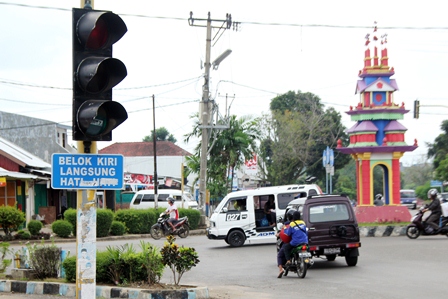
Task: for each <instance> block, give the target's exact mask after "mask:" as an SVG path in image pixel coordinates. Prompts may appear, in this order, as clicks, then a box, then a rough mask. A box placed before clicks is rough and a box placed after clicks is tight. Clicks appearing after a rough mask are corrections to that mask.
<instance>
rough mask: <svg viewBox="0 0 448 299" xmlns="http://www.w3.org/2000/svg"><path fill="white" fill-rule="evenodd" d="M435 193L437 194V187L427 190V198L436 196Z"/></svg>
mask: <svg viewBox="0 0 448 299" xmlns="http://www.w3.org/2000/svg"><path fill="white" fill-rule="evenodd" d="M437 194H438V192H437V189H429V190H428V198H436V196H437Z"/></svg>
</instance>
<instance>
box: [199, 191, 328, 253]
mask: <svg viewBox="0 0 448 299" xmlns="http://www.w3.org/2000/svg"><path fill="white" fill-rule="evenodd" d="M320 194H323V193H322V190H321V189H320V188H319V186H317V185H315V184H311V185H286V186H278V187H265V188H258V189H254V190H243V191H237V192H232V193H229V194H227V196H226V197H224V199H223V200H221V202H220V204H219V205H218V207H217V208H216V209H215V211H214V212H213V214H212V215H211V217H210V225H209V227H208V228H207V237H208V238H209V239H211V240H224V241H226V243H227V244H229V245H230V246H234V247H236V246H242V245H243V244H244V242H245V241H246V239H247V240H248V241H249V242H250V243H253V242H255V243H257V242H275V241H276V238H275V230H276V228H277V227H275V226H269V224H266V220H265V219H266V214H265V213H264V205H265V203H266V202H267V201H268V200H269V199H273V200H274V202H275V212H276V218H277V220H278V219H279V218H280V217H283V215H284V213H285V209H286V207H287V206H288V203H289V202H290V201H292V200H293V199H296V198H306V197H308V196H309V195H320ZM277 223H278V221H277Z"/></svg>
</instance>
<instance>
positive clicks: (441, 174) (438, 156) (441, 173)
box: [427, 120, 448, 181]
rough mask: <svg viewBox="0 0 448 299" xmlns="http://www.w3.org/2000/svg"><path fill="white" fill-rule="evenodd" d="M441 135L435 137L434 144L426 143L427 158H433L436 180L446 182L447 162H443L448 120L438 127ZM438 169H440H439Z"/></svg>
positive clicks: (446, 154)
mask: <svg viewBox="0 0 448 299" xmlns="http://www.w3.org/2000/svg"><path fill="white" fill-rule="evenodd" d="M440 128H441V129H442V131H443V133H442V134H440V135H439V136H437V138H436V139H435V140H434V143H428V144H427V146H428V158H434V160H433V164H434V169H435V170H436V177H435V178H436V179H439V180H443V181H445V180H448V172H447V170H446V167H447V165H448V164H447V162H448V161H444V160H446V159H447V157H448V120H444V121H443V122H442V124H441V125H440ZM439 167H440V168H439Z"/></svg>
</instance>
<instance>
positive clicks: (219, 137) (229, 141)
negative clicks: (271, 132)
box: [185, 114, 260, 199]
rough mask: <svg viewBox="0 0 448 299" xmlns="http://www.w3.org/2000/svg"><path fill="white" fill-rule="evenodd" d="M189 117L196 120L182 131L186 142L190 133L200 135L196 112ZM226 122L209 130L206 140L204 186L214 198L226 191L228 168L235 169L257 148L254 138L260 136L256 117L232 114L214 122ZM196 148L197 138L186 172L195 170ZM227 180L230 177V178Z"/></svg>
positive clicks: (249, 157)
mask: <svg viewBox="0 0 448 299" xmlns="http://www.w3.org/2000/svg"><path fill="white" fill-rule="evenodd" d="M192 117H193V118H196V119H197V120H196V123H195V126H194V127H193V131H192V132H191V133H190V134H187V135H185V142H186V143H188V141H189V140H190V138H191V137H200V136H202V129H201V128H200V124H199V119H198V114H195V115H193V116H192ZM226 123H227V124H228V126H229V128H227V129H224V130H221V131H212V134H210V135H211V136H210V140H209V150H208V151H209V155H208V162H207V189H208V190H210V197H211V198H214V199H218V198H222V197H224V196H225V195H226V194H227V193H228V191H229V185H228V184H229V180H228V171H229V169H237V168H239V167H241V166H242V165H243V164H244V162H245V161H246V160H249V159H251V158H252V157H253V154H254V153H255V152H257V145H256V140H258V139H259V136H260V131H259V122H258V119H252V118H250V117H241V118H240V119H237V117H236V116H235V115H232V116H230V117H229V118H228V119H227V120H225V121H220V122H219V123H218V124H220V125H224V124H226ZM200 151H201V142H199V144H198V145H197V146H196V148H195V154H194V155H193V156H192V157H189V158H187V160H186V166H187V168H188V171H189V172H193V173H199V171H200V155H201V152H200ZM232 173H233V172H232ZM231 181H232V178H231V179H230V182H231Z"/></svg>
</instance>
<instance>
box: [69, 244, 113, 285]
mask: <svg viewBox="0 0 448 299" xmlns="http://www.w3.org/2000/svg"><path fill="white" fill-rule="evenodd" d="M110 262H111V261H110V256H109V253H108V252H107V251H106V250H104V251H97V252H96V276H95V278H96V281H97V282H100V283H110V282H111V279H110V276H109V265H110ZM75 279H76V273H75Z"/></svg>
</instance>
